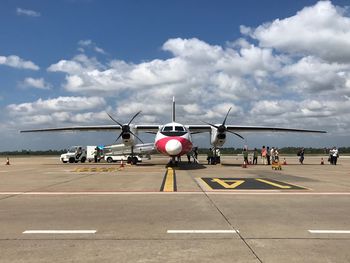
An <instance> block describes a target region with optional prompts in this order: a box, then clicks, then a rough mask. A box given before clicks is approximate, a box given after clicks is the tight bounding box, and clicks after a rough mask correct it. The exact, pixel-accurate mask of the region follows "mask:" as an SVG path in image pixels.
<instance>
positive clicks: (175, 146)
mask: <svg viewBox="0 0 350 263" xmlns="http://www.w3.org/2000/svg"><path fill="white" fill-rule="evenodd" d="M165 150H166V151H167V153H168V154H169V155H178V154H179V153H180V152H181V151H182V144H181V142H179V141H178V140H169V141H168V142H167V143H166V145H165Z"/></svg>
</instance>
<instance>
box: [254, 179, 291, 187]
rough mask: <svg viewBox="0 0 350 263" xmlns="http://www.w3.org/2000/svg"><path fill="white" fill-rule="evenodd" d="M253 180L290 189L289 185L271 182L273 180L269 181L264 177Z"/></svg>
mask: <svg viewBox="0 0 350 263" xmlns="http://www.w3.org/2000/svg"><path fill="white" fill-rule="evenodd" d="M255 180H257V181H259V182H262V183H265V184H269V185H272V186H276V187H278V188H281V189H290V188H292V187H291V186H289V185H281V184H277V183H273V182H270V181H268V180H264V179H255Z"/></svg>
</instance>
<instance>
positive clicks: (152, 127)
mask: <svg viewBox="0 0 350 263" xmlns="http://www.w3.org/2000/svg"><path fill="white" fill-rule="evenodd" d="M159 126H160V125H135V126H134V127H133V128H134V129H136V130H137V131H142V132H147V133H156V132H157V131H158V129H159ZM120 129H121V127H120V126H119V125H95V126H72V127H60V128H44V129H32V130H22V131H20V132H21V133H24V132H69V131H118V130H120Z"/></svg>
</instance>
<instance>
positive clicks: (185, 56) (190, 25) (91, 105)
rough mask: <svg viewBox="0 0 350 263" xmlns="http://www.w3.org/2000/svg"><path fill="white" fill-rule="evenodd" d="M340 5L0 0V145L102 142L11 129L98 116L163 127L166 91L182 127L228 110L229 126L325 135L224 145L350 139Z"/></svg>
mask: <svg viewBox="0 0 350 263" xmlns="http://www.w3.org/2000/svg"><path fill="white" fill-rule="evenodd" d="M347 4H348V1H331V2H330V1H323V2H318V1H273V0H268V1H258V0H255V1H254V0H248V1H93V0H90V1H89V0H86V1H83V0H82V1H79V0H66V1H63V0H62V1H1V3H0V25H1V26H0V108H1V112H2V114H1V115H0V121H1V126H0V128H1V129H2V138H1V139H0V150H16V149H27V148H31V149H49V148H65V147H67V146H68V145H70V144H109V143H111V142H113V138H115V137H116V136H115V134H97V133H87V134H77V133H75V134H73V135H72V134H69V135H67V134H54V135H50V134H45V135H42V134H40V136H39V135H38V134H33V135H27V134H25V135H23V134H18V130H20V129H26V128H40V127H55V126H66V125H91V124H109V123H110V121H109V120H108V117H107V116H106V114H105V111H108V112H111V113H112V114H113V115H114V116H115V117H116V118H117V119H119V120H121V121H122V122H123V121H125V122H126V121H127V120H128V118H129V116H132V115H133V113H134V112H137V111H138V110H143V114H144V115H143V116H142V117H141V118H140V119H138V120H137V121H138V122H146V123H159V122H164V121H167V120H168V115H169V114H168V113H167V111H168V110H170V103H171V97H172V96H173V95H174V96H175V97H176V98H177V104H178V108H177V110H178V115H179V118H178V119H179V120H180V121H182V122H184V123H186V122H187V123H189V122H191V123H193V122H197V123H198V120H200V119H203V118H204V120H206V121H214V122H221V120H222V119H223V117H224V116H225V112H226V111H227V109H228V108H229V107H230V106H233V111H232V114H231V115H230V118H231V120H230V124H242V125H244V124H246V125H265V126H281V127H296V128H314V129H326V130H328V131H330V133H331V134H328V135H325V136H323V137H320V136H310V135H290V134H278V135H271V134H264V135H256V134H248V135H247V136H246V137H247V140H246V141H245V142H241V141H237V140H236V139H235V138H231V139H229V141H228V143H227V146H234V147H241V146H242V144H248V145H250V146H252V147H255V146H259V145H260V144H268V143H270V144H273V143H275V144H277V145H276V146H287V145H290V146H293V145H294V146H297V145H305V146H315V147H316V146H317V147H328V146H332V145H343V146H349V145H348V141H349V137H348V132H347V131H348V128H349V127H350V121H349V120H348V117H347V116H348V114H349V113H350V110H349V107H350V100H349V95H350V59H349V58H350V55H349V51H348V50H350V42H348V40H347V39H349V36H350V18H349V12H348V7H347ZM81 105H82V106H81ZM168 108H169V109H168ZM207 137H208V136H207ZM207 137H204V136H199V137H197V138H196V139H195V140H196V143H197V144H199V145H203V146H207V145H208V144H207V141H208V139H207ZM53 138H55V140H53ZM145 138H146V139H148V140H151V139H152V138H148V137H145ZM265 142H266V143H265Z"/></svg>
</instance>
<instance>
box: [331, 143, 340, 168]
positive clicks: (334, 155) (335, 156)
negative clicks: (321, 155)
mask: <svg viewBox="0 0 350 263" xmlns="http://www.w3.org/2000/svg"><path fill="white" fill-rule="evenodd" d="M338 157H339V151H338V149H337V147H335V146H334V147H333V151H332V159H331V160H332V164H333V165H337V160H338Z"/></svg>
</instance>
